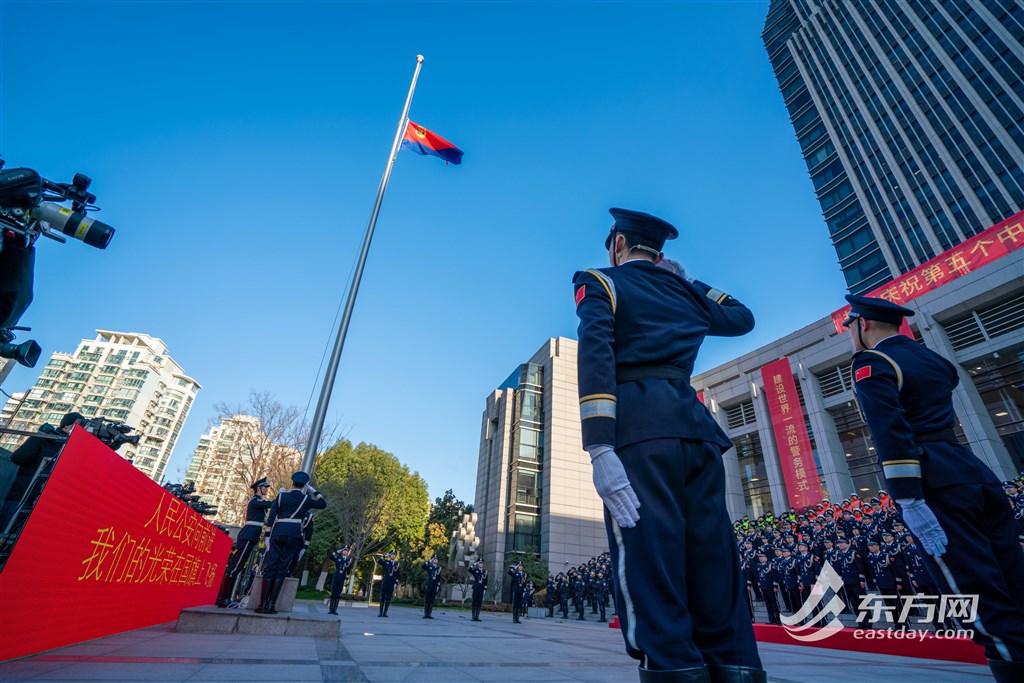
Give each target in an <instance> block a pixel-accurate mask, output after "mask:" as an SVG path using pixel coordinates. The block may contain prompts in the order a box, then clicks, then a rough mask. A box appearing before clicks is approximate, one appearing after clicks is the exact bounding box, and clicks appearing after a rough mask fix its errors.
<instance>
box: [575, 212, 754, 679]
mask: <svg viewBox="0 0 1024 683" xmlns="http://www.w3.org/2000/svg"><path fill="white" fill-rule="evenodd" d="M611 214H612V216H613V217H614V218H615V225H613V227H612V230H611V234H610V235H609V237H608V240H607V241H606V245H605V246H606V247H607V246H609V244H610V243H611V241H612V240H613V239H614V236H615V235H616V233H625V234H626V235H627V236H635V237H639V238H641V239H643V240H647V241H648V242H651V243H654V244H656V245H657V247H658V250H659V251H660V247H661V245H662V244H664V241H665V240H666V239H670V238H674V237H676V235H677V234H678V233H677V232H676V230H675V228H673V227H672V226H671V225H669V224H668V223H666V222H664V221H662V220H660V219H657V218H654V217H653V216H649V215H648V214H643V213H640V212H635V211H626V210H623V209H612V210H611ZM573 293H574V295H575V299H576V313H577V315H578V317H579V319H580V324H579V349H578V372H579V396H580V417H581V422H582V430H583V446H584V448H589V447H592V446H596V445H608V446H612V447H614V449H615V452H616V453H617V454H618V456H619V458H620V459H621V461H622V465H623V467H624V469H625V472H626V475H627V476H628V478H629V482H630V484H631V486H632V488H633V491H634V492H635V493H636V496H637V498H638V499H639V501H640V505H641V508H640V511H639V512H640V521H639V522H638V523H637V524H636V526H635V527H633V528H621V527H620V526H619V525H618V524H617V523H615V521H614V520H613V519H612V517H611V516H610V515H609V513H608V511H607V509H606V510H605V525H606V528H607V532H608V543H609V547H610V549H611V560H612V569H613V571H614V573H615V579H616V589H615V599H616V612H617V614H618V616H619V619H620V622H621V624H622V635H623V637H624V639H625V641H626V651H627V652H628V653H629V654H630V656H632V657H634V658H636V659H639V660H640V661H641V662H642V663H641V678H642V679H643V680H659V679H658V678H656V677H655V674H657V673H658V671H659V670H660V671H671V670H675V671H678V670H697V671H700V670H701V669H702V668H703V667H704V666H705V665H708V666H709V667H710V669H709V670H710V674H711V677H712V679H713V680H716V681H719V680H720V681H729V680H738V678H735V679H734V678H732V677H733V676H736V677H738V676H741V675H744V674H750V673H753V674H754V676H755V678H756V677H757V676H759V675H761V674H763V671H761V662H760V659H759V658H758V655H757V647H756V644H755V642H754V635H753V629H752V627H751V624H750V619H749V615H748V614H747V609H746V608H745V607H744V605H743V604H742V602H741V597H740V596H741V595H742V594H743V585H744V583H743V577H742V574H741V572H740V567H739V562H738V559H737V557H736V554H735V549H734V545H733V530H732V526H731V522H730V521H729V518H728V513H727V511H726V507H725V476H724V471H723V467H722V453H723V452H724V451H725V450H727V449H729V448H731V447H732V443H731V442H730V441H729V439H728V438H727V437H726V435H725V434H724V432H722V430H721V429H720V428H719V427H718V425H717V423H716V422H715V420H714V419H713V418H712V417H711V414H710V413H709V412H708V410H707V409H706V408H705V407H704V406H703V405H702V404H701V402H700V401H699V400H698V399H697V395H696V392H695V391H694V389H693V387H691V386H690V382H689V379H690V374H691V372H692V370H693V365H694V361H695V360H696V357H697V352H698V350H699V349H700V346H701V343H702V342H703V341H704V339H705V337H707V336H709V335H713V336H738V335H742V334H746V333H747V332H749V331H750V330H752V329H753V327H754V318H753V315H752V314H751V312H750V310H749V309H747V307H746V306H744V305H743V304H741V303H740V302H738V301H737V300H735V299H734V298H732V297H731V296H729V295H727V294H725V293H724V292H721V291H719V290H717V289H715V288H713V287H710V286H708V285H706V284H704V283H702V282H700V281H696V280H694V281H689V280H687V279H685V278H684V277H681V276H680V275H677V274H676V273H674V272H671V271H670V270H668V269H665V268H661V267H659V266H657V265H655V264H654V263H653V262H650V261H646V260H631V261H627V262H625V263H623V264H622V265H621V266H619V267H614V268H599V269H594V270H587V271H582V272H578V273H576V275H575V276H574V278H573ZM737 667H748V668H749V669H751V670H753V671H752V672H751V671H739V670H735V669H736V668H737ZM697 675H702V676H705V677H706V675H707V673H706V672H705V673H703V674H697ZM673 680H675V679H673ZM693 680H701V679H700V678H694V679H693Z"/></svg>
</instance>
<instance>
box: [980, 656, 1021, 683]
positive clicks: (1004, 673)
mask: <svg viewBox="0 0 1024 683" xmlns="http://www.w3.org/2000/svg"><path fill="white" fill-rule="evenodd" d="M988 668H989V671H991V672H992V677H993V678H995V679H996V683H1020V682H1021V681H1024V662H1000V661H999V660H996V659H990V660H988Z"/></svg>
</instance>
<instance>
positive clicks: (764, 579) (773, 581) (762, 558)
mask: <svg viewBox="0 0 1024 683" xmlns="http://www.w3.org/2000/svg"><path fill="white" fill-rule="evenodd" d="M755 571H756V572H757V587H758V588H759V589H760V590H761V597H762V598H764V606H765V609H767V610H768V623H769V624H775V625H781V624H782V621H780V620H779V597H778V596H779V575H778V573H777V572H776V571H775V565H774V564H772V563H771V562H769V561H768V554H767V553H766V552H765V551H764V550H762V551H761V552H759V553H758V554H757V564H756V565H755Z"/></svg>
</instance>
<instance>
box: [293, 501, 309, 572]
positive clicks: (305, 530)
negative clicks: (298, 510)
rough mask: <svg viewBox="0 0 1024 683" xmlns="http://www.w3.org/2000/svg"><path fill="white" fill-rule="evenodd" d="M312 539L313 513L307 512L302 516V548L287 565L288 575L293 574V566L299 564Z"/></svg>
mask: <svg viewBox="0 0 1024 683" xmlns="http://www.w3.org/2000/svg"><path fill="white" fill-rule="evenodd" d="M312 541H313V513H312V512H307V513H306V514H305V516H303V518H302V548H300V549H299V552H297V553H295V557H293V558H292V563H291V566H289V567H288V576H295V568H296V567H298V566H299V562H300V561H301V560H302V557H303V556H304V555H305V554H306V551H308V550H309V544H310V543H311V542H312Z"/></svg>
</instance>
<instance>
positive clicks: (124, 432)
mask: <svg viewBox="0 0 1024 683" xmlns="http://www.w3.org/2000/svg"><path fill="white" fill-rule="evenodd" d="M78 425H79V426H80V427H81V428H82V429H84V430H85V431H87V432H89V433H90V434H92V435H93V436H95V437H96V438H97V439H99V440H100V441H102V442H103V443H105V444H106V445H107V446H109V447H110V449H111V450H114V451H116V450H117V449H118V448H120V447H121V446H123V445H124V444H126V443H130V444H131V445H133V446H138V445H139V435H138V434H135V435H132V436H129V435H128V433H129V432H131V431H132V430H133V429H134V427H129V426H128V425H126V424H124V423H123V422H115V421H114V420H111V419H109V418H106V417H92V418H89V419H88V420H82V421H80V422H79V423H78Z"/></svg>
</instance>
